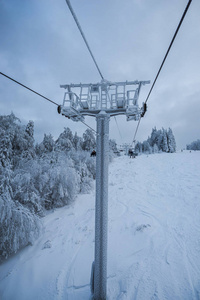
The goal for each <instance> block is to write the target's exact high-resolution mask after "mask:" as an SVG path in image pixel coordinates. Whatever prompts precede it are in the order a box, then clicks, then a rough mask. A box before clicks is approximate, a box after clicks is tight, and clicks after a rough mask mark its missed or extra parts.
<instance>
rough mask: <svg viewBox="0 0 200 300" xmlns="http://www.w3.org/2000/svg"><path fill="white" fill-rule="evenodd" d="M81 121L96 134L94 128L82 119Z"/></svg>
mask: <svg viewBox="0 0 200 300" xmlns="http://www.w3.org/2000/svg"><path fill="white" fill-rule="evenodd" d="M81 123H83V124H84V125H85V126H87V127H88V128H90V129H91V130H92V131H93V132H94V133H95V134H97V132H96V130H94V129H93V128H92V127H90V126H89V125H88V124H86V123H85V122H84V121H81Z"/></svg>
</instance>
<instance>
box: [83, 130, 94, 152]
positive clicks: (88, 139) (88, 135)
mask: <svg viewBox="0 0 200 300" xmlns="http://www.w3.org/2000/svg"><path fill="white" fill-rule="evenodd" d="M82 148H83V150H85V151H91V150H92V149H95V148H96V139H95V136H94V133H93V131H92V130H91V129H86V131H85V132H84V133H83V146H82Z"/></svg>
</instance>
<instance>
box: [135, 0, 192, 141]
mask: <svg viewBox="0 0 200 300" xmlns="http://www.w3.org/2000/svg"><path fill="white" fill-rule="evenodd" d="M191 2H192V0H189V1H188V3H187V6H186V8H185V10H184V13H183V15H182V17H181V20H180V22H179V24H178V26H177V28H176V31H175V33H174V36H173V38H172V40H171V43H170V45H169V47H168V49H167V52H166V54H165V57H164V59H163V61H162V64H161V66H160V68H159V70H158V73H157V75H156V77H155V79H154V82H153V84H152V87H151V89H150V91H149V93H148V96H147V98H146V100H145V102H144V103H145V104H146V103H147V101H148V99H149V96H150V95H151V92H152V90H153V88H154V85H155V83H156V81H157V79H158V76H159V74H160V72H161V70H162V67H163V65H164V63H165V60H166V58H167V56H168V54H169V51H170V49H171V47H172V45H173V43H174V40H175V38H176V35H177V33H178V31H179V29H180V27H181V24H182V22H183V20H184V18H185V15H186V13H187V11H188V9H189V7H190V4H191ZM140 121H141V116H140V119H139V121H138V125H137V127H136V131H135V134H134V138H133V141H132V145H133V143H134V141H135V137H136V134H137V131H138V128H139V124H140Z"/></svg>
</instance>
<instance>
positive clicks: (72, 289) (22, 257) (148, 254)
mask: <svg viewBox="0 0 200 300" xmlns="http://www.w3.org/2000/svg"><path fill="white" fill-rule="evenodd" d="M199 178H200V151H199V152H191V153H190V152H189V151H185V152H180V153H174V154H166V153H165V154H164V153H162V154H152V155H149V156H147V155H141V156H139V157H137V158H136V159H130V158H128V157H127V156H121V157H119V158H115V159H114V161H113V162H112V163H110V165H109V205H108V207H109V211H108V216H109V220H108V267H107V270H108V274H107V275H108V277H107V295H108V299H110V300H115V299H121V300H122V299H130V300H136V299H137V300H149V299H152V300H157V299H160V300H164V299H167V300H173V299H174V300H184V299H185V300H190V299H200V180H199ZM94 214H95V191H94V190H93V191H92V192H91V193H90V194H85V195H79V196H78V197H77V199H76V201H75V202H74V203H73V204H72V205H70V206H68V207H64V208H60V209H57V210H55V211H54V212H52V213H49V214H48V215H47V216H46V217H45V218H44V219H43V222H44V232H43V234H42V235H41V237H40V238H39V239H38V240H37V241H36V242H35V243H34V245H33V246H28V247H26V248H25V249H23V250H21V251H19V252H18V253H17V254H16V255H13V256H12V257H11V258H9V259H8V260H7V261H5V262H4V263H3V264H1V265H0V299H1V300H40V299H41V300H43V299H44V300H46V299H47V300H53V299H69V300H79V299H80V300H84V299H90V296H91V294H90V272H91V265H92V262H93V260H94V239H95V236H94Z"/></svg>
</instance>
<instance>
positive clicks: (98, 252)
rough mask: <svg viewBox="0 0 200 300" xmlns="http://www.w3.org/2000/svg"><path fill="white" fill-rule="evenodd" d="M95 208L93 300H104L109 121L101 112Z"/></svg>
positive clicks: (98, 119)
mask: <svg viewBox="0 0 200 300" xmlns="http://www.w3.org/2000/svg"><path fill="white" fill-rule="evenodd" d="M96 120H97V156H96V207H95V263H94V296H93V299H94V300H106V288H107V224H108V163H109V120H110V117H109V115H108V114H107V113H105V112H103V111H101V112H100V113H99V114H98V115H97V117H96Z"/></svg>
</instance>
